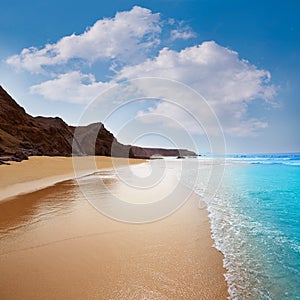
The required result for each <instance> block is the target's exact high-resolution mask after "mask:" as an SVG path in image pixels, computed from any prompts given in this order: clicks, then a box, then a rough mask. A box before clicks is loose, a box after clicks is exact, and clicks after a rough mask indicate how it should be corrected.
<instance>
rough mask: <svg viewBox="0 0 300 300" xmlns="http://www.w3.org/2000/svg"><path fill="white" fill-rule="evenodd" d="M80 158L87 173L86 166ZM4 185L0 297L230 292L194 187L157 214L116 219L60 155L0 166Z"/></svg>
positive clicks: (104, 163) (107, 164)
mask: <svg viewBox="0 0 300 300" xmlns="http://www.w3.org/2000/svg"><path fill="white" fill-rule="evenodd" d="M96 161H97V166H98V168H99V169H100V170H102V171H107V172H111V173H103V174H106V175H107V174H113V171H109V170H110V169H111V168H112V166H113V165H116V164H117V165H118V166H122V165H126V164H127V163H128V159H117V160H116V162H112V160H111V158H108V157H97V158H96ZM129 162H130V164H139V163H141V162H145V161H142V160H129ZM81 165H82V166H83V167H82V169H81V170H80V172H82V176H85V175H87V174H88V173H89V172H90V170H89V169H85V168H84V164H81ZM143 165H147V163H146V164H143ZM141 166H142V165H141ZM136 167H137V169H138V165H137V166H136ZM100 175H101V174H100ZM87 178H88V177H87ZM117 187H118V186H117V185H116V183H114V184H113V185H111V186H110V188H111V189H116V190H117ZM160 188H161V189H162V192H163V189H164V188H165V187H164V184H163V183H162V184H161V186H160ZM0 189H1V197H2V201H1V202H0V269H1V273H0V298H1V299H226V298H227V297H228V292H227V285H226V282H225V279H224V273H225V271H226V270H225V269H224V268H223V255H222V254H221V253H220V252H218V251H217V250H216V249H215V248H214V247H213V244H214V241H213V240H212V238H211V233H210V221H209V218H208V213H207V210H206V209H199V208H198V203H199V200H200V199H199V196H197V195H196V194H194V193H191V196H190V197H189V198H188V200H187V201H186V202H185V204H184V205H183V206H182V207H181V208H180V209H178V210H177V211H175V212H174V213H173V214H172V215H170V216H168V217H166V218H163V219H162V220H159V221H156V222H151V223H145V224H130V223H124V222H119V221H116V220H113V219H111V218H108V217H106V216H104V215H103V214H101V213H100V212H99V211H97V210H96V209H95V208H94V207H93V206H92V205H90V203H89V202H88V201H86V199H85V197H84V196H83V195H82V191H81V189H80V188H79V187H78V183H77V181H76V180H74V173H73V165H72V159H71V158H63V157H56V158H46V157H39V158H38V157H31V158H30V159H29V161H24V162H22V163H13V164H12V165H10V166H1V167H0ZM106 196H107V195H106ZM108 196H109V195H108ZM108 196H107V197H108ZM8 197H9V200H7V198H8ZM4 198H5V199H4Z"/></svg>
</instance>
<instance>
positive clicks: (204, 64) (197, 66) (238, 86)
mask: <svg viewBox="0 0 300 300" xmlns="http://www.w3.org/2000/svg"><path fill="white" fill-rule="evenodd" d="M144 76H149V77H162V78H168V79H173V80H177V81H179V82H183V83H185V84H187V85H188V86H190V87H192V88H194V89H195V90H196V91H198V92H199V93H200V94H201V95H203V96H204V97H205V99H206V100H207V102H208V103H209V104H210V105H211V107H212V108H213V109H214V111H215V112H216V114H217V116H218V117H219V119H220V121H221V123H222V126H223V128H224V130H225V132H228V133H230V134H233V135H248V134H251V135H253V134H255V132H256V131H257V130H260V129H261V128H264V127H265V126H267V124H266V123H264V122H260V121H259V120H256V119H255V118H253V119H251V118H249V119H247V111H248V105H250V104H251V102H252V101H253V100H255V99H261V100H262V101H266V102H267V101H269V100H270V99H272V98H273V97H274V95H275V94H276V89H275V87H274V86H273V85H271V84H270V78H271V76H270V73H269V72H268V71H265V70H260V69H258V68H257V67H256V66H254V65H251V64H250V63H249V62H248V61H246V60H242V59H240V58H239V57H238V53H237V52H235V51H232V50H229V49H227V48H224V47H221V46H219V45H218V44H216V43H215V42H204V43H202V44H201V45H198V46H194V47H189V48H185V49H184V50H182V51H180V52H177V51H174V50H170V49H167V48H164V49H162V50H161V51H160V53H159V55H158V56H157V57H155V58H154V59H148V60H147V61H145V62H144V63H142V64H139V65H135V66H126V67H124V68H123V69H122V70H121V71H120V72H119V73H118V75H117V79H118V80H121V79H133V78H138V77H144ZM143 88H144V90H145V94H147V93H149V92H150V89H152V88H153V87H150V86H149V87H148V91H147V87H145V86H144V87H143ZM168 96H169V99H172V97H175V98H177V95H176V91H174V93H173V95H172V91H169V95H168ZM179 101H180V100H179ZM181 104H182V105H185V106H186V107H187V108H188V109H190V110H191V111H192V112H193V113H195V114H196V115H197V116H201V117H203V114H202V113H201V109H202V107H201V106H199V105H198V103H197V102H195V101H193V99H187V98H185V99H182V101H181ZM169 111H170V110H169ZM149 113H150V112H149ZM151 113H153V111H152V112H151ZM155 113H157V114H159V113H161V114H162V115H163V114H166V113H168V110H167V109H165V107H164V109H162V107H161V106H157V108H156V110H155ZM186 124H187V125H188V119H186ZM241 124H247V126H242V127H241V126H240V125H241ZM250 124H252V125H251V126H250ZM247 130H248V131H247Z"/></svg>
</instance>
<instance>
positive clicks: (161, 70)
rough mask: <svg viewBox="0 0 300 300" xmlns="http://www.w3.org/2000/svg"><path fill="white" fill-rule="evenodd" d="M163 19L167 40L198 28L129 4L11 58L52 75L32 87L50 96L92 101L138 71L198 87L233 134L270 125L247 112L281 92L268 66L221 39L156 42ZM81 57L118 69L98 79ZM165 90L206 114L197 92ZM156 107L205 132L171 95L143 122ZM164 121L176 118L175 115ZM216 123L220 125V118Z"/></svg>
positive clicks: (199, 115)
mask: <svg viewBox="0 0 300 300" xmlns="http://www.w3.org/2000/svg"><path fill="white" fill-rule="evenodd" d="M163 26H166V27H167V28H168V30H169V34H170V35H169V37H170V38H169V39H168V42H170V40H171V41H175V40H187V39H190V38H192V37H195V36H196V35H195V33H194V32H193V31H192V29H191V28H190V27H189V26H186V25H185V24H184V23H183V22H178V21H176V20H175V19H168V20H167V21H166V22H164V21H163V20H161V16H160V14H159V13H153V12H152V11H151V10H149V9H146V8H142V7H138V6H135V7H133V8H132V9H131V10H130V11H124V12H118V13H116V15H115V17H114V18H106V19H102V20H98V21H97V22H96V23H95V24H94V25H93V26H92V27H89V28H87V29H86V31H85V32H83V33H82V34H79V35H76V34H72V35H69V36H65V37H62V38H61V39H60V40H59V41H57V42H56V43H53V44H47V45H45V46H44V47H43V48H41V49H39V48H36V47H29V48H25V49H23V50H22V51H21V53H20V54H17V55H13V56H11V57H9V58H8V59H7V63H8V64H10V65H12V66H14V67H15V68H17V69H23V70H27V71H29V72H31V73H43V74H44V75H51V76H52V77H51V78H50V80H46V81H44V82H41V83H40V84H36V85H34V86H31V88H30V92H31V93H34V94H38V95H42V96H43V97H45V98H46V99H50V100H55V101H56V100H59V101H66V102H72V103H88V102H89V101H91V100H92V99H94V98H95V97H96V96H97V95H99V94H100V93H101V92H102V91H103V90H105V89H107V88H109V87H111V86H113V85H114V84H115V83H116V82H121V81H124V80H130V79H134V78H138V77H147V76H148V77H160V78H167V79H171V80H176V81H179V82H182V83H184V84H186V85H188V86H190V87H192V88H193V89H195V90H196V91H197V92H199V93H200V94H201V95H202V96H203V97H204V98H205V99H206V101H207V103H208V104H209V105H210V106H211V107H212V108H213V110H214V111H215V112H216V114H217V116H218V118H219V120H220V122H221V124H222V126H223V129H224V130H225V132H227V133H228V134H231V135H238V136H247V135H255V134H256V132H257V131H259V130H261V129H263V128H265V127H267V126H268V124H267V122H265V121H262V120H259V119H258V118H256V117H255V116H254V115H253V113H252V115H251V116H248V112H249V106H250V105H251V104H252V102H254V100H257V99H259V100H260V101H262V102H265V103H268V104H269V105H273V106H274V105H275V104H274V102H272V101H273V100H272V99H273V98H274V96H275V95H276V87H274V85H272V84H271V75H270V73H269V72H268V71H267V70H263V69H258V68H257V67H256V66H255V65H253V64H251V63H250V62H248V61H247V60H244V59H241V58H240V57H239V55H238V53H237V52H235V51H233V50H230V49H228V48H225V47H222V46H220V45H218V44H217V43H216V42H214V41H206V42H203V43H202V44H199V45H195V46H191V47H186V48H184V49H182V50H180V51H176V50H172V49H169V48H162V49H161V50H160V51H159V52H158V53H157V52H155V51H153V50H154V49H156V51H157V50H158V49H159V48H158V46H159V45H160V44H161V43H162V41H161V37H162V36H165V35H164V34H162V30H164V29H165V27H163ZM161 47H162V46H161ZM78 60H79V61H80V63H82V62H83V63H84V66H85V67H87V66H88V67H89V66H91V65H92V64H93V63H95V62H99V61H106V62H108V65H109V69H108V70H107V71H113V72H114V75H113V76H112V77H111V79H110V80H108V81H105V82H104V81H97V80H96V78H95V76H94V74H93V72H92V71H88V72H86V73H87V74H84V73H83V71H82V70H81V71H78V65H77V67H76V70H75V67H74V65H73V66H72V63H74V61H75V62H78ZM79 65H80V64H79ZM64 66H67V67H66V68H64ZM49 68H50V69H51V70H52V69H53V70H54V72H53V73H52V74H49V73H48V72H47V70H49ZM91 69H92V68H91ZM61 70H64V73H62V71H61ZM66 70H67V71H66ZM48 79H49V78H48ZM138 90H139V92H141V91H142V95H143V96H145V97H150V96H151V95H152V96H154V97H157V95H158V94H159V93H160V91H159V90H158V88H157V86H153V85H152V84H149V85H147V84H144V83H143V85H142V86H139V87H138ZM154 90H155V91H156V94H155V95H154V94H153V91H154ZM157 93H158V94H157ZM161 97H162V98H167V99H170V100H174V99H176V100H175V102H176V103H178V104H180V105H181V106H182V107H186V108H187V109H188V110H189V111H191V112H192V113H193V115H194V116H195V118H196V119H199V120H200V121H202V120H205V118H206V114H205V111H203V106H201V105H199V103H198V102H197V101H196V100H195V98H194V97H193V96H191V97H187V96H186V95H182V97H181V98H180V91H178V90H176V89H172V88H170V89H163V90H162V91H161ZM154 115H156V116H158V115H162V116H168V117H169V119H171V118H172V117H173V118H175V117H176V119H177V120H178V122H180V124H182V125H185V126H186V127H188V128H192V130H191V131H192V132H193V133H199V134H203V129H201V128H200V127H201V126H200V127H199V126H197V128H199V129H197V128H196V126H194V125H195V124H194V120H191V118H190V115H189V114H187V113H186V112H183V111H182V110H180V109H178V107H177V108H175V107H174V106H172V105H171V104H170V103H164V102H160V103H158V104H157V105H156V106H155V107H152V108H151V109H149V108H145V109H144V111H140V112H139V117H140V118H141V119H142V120H144V122H151V120H152V119H153V118H151V116H154ZM147 116H148V118H147ZM155 119H156V120H157V118H155ZM193 124H194V125H193ZM165 125H166V126H171V125H170V122H169V124H165ZM173 125H174V123H173ZM173 125H172V126H173ZM209 127H212V131H214V128H213V125H212V126H210V125H209Z"/></svg>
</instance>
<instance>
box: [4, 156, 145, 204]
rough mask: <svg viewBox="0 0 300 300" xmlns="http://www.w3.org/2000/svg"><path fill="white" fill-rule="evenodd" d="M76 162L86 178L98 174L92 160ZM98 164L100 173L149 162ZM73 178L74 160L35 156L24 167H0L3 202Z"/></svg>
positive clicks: (108, 161)
mask: <svg viewBox="0 0 300 300" xmlns="http://www.w3.org/2000/svg"><path fill="white" fill-rule="evenodd" d="M76 161H77V162H78V161H79V162H81V164H80V171H81V172H82V174H88V173H89V172H93V171H94V170H91V168H90V159H89V158H88V157H77V158H76ZM95 162H96V165H97V168H98V169H110V168H112V167H113V166H122V165H127V164H138V163H142V162H145V160H141V159H127V158H111V157H106V156H96V157H95ZM77 165H79V163H77ZM85 166H86V167H85ZM72 178H74V170H73V161H72V157H48V156H33V157H30V158H29V160H24V161H22V162H20V163H18V162H10V165H1V167H0V191H1V193H0V201H1V200H3V199H6V198H9V197H12V196H16V195H19V194H24V193H29V192H32V191H34V190H39V189H41V188H45V187H47V186H49V185H53V184H55V183H57V182H61V181H64V180H68V179H72Z"/></svg>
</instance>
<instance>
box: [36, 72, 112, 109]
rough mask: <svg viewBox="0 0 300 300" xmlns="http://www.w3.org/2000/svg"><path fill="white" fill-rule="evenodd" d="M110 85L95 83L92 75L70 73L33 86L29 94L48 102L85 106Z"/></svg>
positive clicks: (108, 83) (107, 83) (109, 83)
mask: <svg viewBox="0 0 300 300" xmlns="http://www.w3.org/2000/svg"><path fill="white" fill-rule="evenodd" d="M112 85H113V83H112V82H97V81H96V79H95V76H94V75H93V74H82V73H81V72H79V71H72V72H69V73H65V74H61V75H59V76H58V77H57V78H55V79H51V80H48V81H44V82H42V83H40V84H37V85H33V86H31V87H30V92H31V93H33V94H39V95H42V96H43V97H45V98H46V99H49V100H54V101H57V100H60V101H65V102H70V103H84V104H86V103H88V102H90V101H91V100H93V99H94V98H95V97H96V96H97V95H99V94H100V93H101V92H102V91H103V90H105V89H107V88H109V87H111V86H112Z"/></svg>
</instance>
